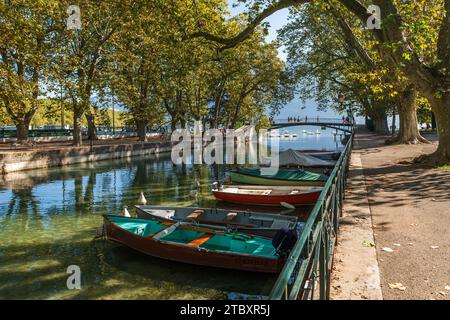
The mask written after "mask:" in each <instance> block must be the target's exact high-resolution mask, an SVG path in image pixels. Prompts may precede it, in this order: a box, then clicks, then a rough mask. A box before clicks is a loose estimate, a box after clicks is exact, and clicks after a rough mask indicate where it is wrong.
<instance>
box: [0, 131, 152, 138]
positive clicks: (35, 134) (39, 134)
mask: <svg viewBox="0 0 450 320" xmlns="http://www.w3.org/2000/svg"><path fill="white" fill-rule="evenodd" d="M155 132H156V131H155V130H147V133H155ZM72 134H73V130H72V129H34V130H29V131H28V137H30V138H43V137H70V136H72ZM82 134H84V135H86V134H87V129H83V130H82ZM97 135H99V136H102V135H117V136H119V135H122V136H123V135H127V136H136V135H137V132H136V131H133V130H130V129H122V128H116V130H115V131H113V130H112V129H110V130H108V131H105V130H98V131H97ZM9 138H17V131H16V130H14V129H0V139H9Z"/></svg>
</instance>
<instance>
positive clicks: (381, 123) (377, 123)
mask: <svg viewBox="0 0 450 320" xmlns="http://www.w3.org/2000/svg"><path fill="white" fill-rule="evenodd" d="M372 120H373V127H374V131H375V132H376V133H379V134H388V133H389V125H388V121H387V116H384V117H383V116H380V117H375V118H372Z"/></svg>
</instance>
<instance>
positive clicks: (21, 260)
mask: <svg viewBox="0 0 450 320" xmlns="http://www.w3.org/2000/svg"><path fill="white" fill-rule="evenodd" d="M225 172H226V169H225V168H224V167H222V166H219V167H210V166H184V167H181V166H180V167H174V166H173V165H172V162H171V160H170V155H161V156H157V157H147V158H135V159H133V160H126V161H125V160H120V161H111V162H108V161H107V162H98V163H95V164H84V165H78V166H70V167H66V168H56V169H49V170H39V171H30V172H21V173H17V174H11V175H7V176H5V177H3V178H2V179H3V181H2V183H1V186H0V299H222V298H226V296H227V293H229V292H243V293H250V294H265V295H267V294H268V293H269V292H270V289H271V287H272V286H273V284H274V281H275V277H274V276H270V275H264V274H255V273H249V272H240V271H233V270H225V269H216V268H207V267H200V266H195V265H187V264H180V263H175V262H169V261H164V260H160V259H156V258H152V257H149V256H145V255H143V254H140V253H137V252H135V251H132V250H131V249H128V248H125V247H122V246H120V245H116V244H113V243H109V242H106V241H104V240H93V238H94V235H95V232H96V229H97V228H98V227H99V226H100V225H101V222H102V217H101V215H102V214H105V213H120V212H122V208H123V207H124V206H125V205H127V206H128V207H129V208H130V211H131V213H133V212H134V210H132V209H131V208H132V207H133V205H134V204H136V200H137V198H138V196H139V194H140V192H142V191H143V192H144V193H145V195H146V198H147V200H148V204H154V205H178V206H203V207H218V206H224V205H223V204H221V203H216V201H215V200H214V198H213V197H212V196H211V194H210V190H211V188H210V185H211V183H212V182H214V181H216V180H218V179H221V178H223V176H224V174H225ZM196 179H198V181H200V183H201V187H200V193H199V196H198V199H195V198H193V196H192V195H190V191H192V190H194V189H195V187H194V185H195V184H194V181H195V180H196ZM237 209H247V208H242V207H241V208H237ZM253 209H254V208H253ZM307 210H309V209H304V210H300V211H298V212H297V213H298V214H299V213H304V214H306V213H307V212H306V211H307ZM259 211H261V210H259ZM70 265H78V266H79V267H80V269H81V290H68V289H67V286H66V281H67V278H68V277H69V274H67V273H66V271H67V267H68V266H70Z"/></svg>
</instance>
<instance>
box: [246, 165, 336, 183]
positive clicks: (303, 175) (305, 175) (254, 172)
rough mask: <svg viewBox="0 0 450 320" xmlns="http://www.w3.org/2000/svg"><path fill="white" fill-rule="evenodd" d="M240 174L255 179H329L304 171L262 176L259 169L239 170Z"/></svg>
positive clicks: (282, 170) (279, 172)
mask: <svg viewBox="0 0 450 320" xmlns="http://www.w3.org/2000/svg"><path fill="white" fill-rule="evenodd" d="M238 172H239V173H241V174H244V175H249V176H254V177H262V178H268V179H278V180H292V181H327V180H328V177H327V176H325V175H320V174H317V173H313V172H308V171H304V170H287V169H279V170H278V172H277V173H276V174H273V175H262V174H261V170H260V169H259V168H239V170H238Z"/></svg>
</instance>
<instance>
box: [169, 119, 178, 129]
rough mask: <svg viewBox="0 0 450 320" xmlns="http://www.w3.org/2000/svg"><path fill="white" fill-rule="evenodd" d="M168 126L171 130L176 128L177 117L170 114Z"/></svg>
mask: <svg viewBox="0 0 450 320" xmlns="http://www.w3.org/2000/svg"><path fill="white" fill-rule="evenodd" d="M170 128H171V129H172V132H174V131H175V130H177V118H176V117H174V116H172V119H171V120H170Z"/></svg>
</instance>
